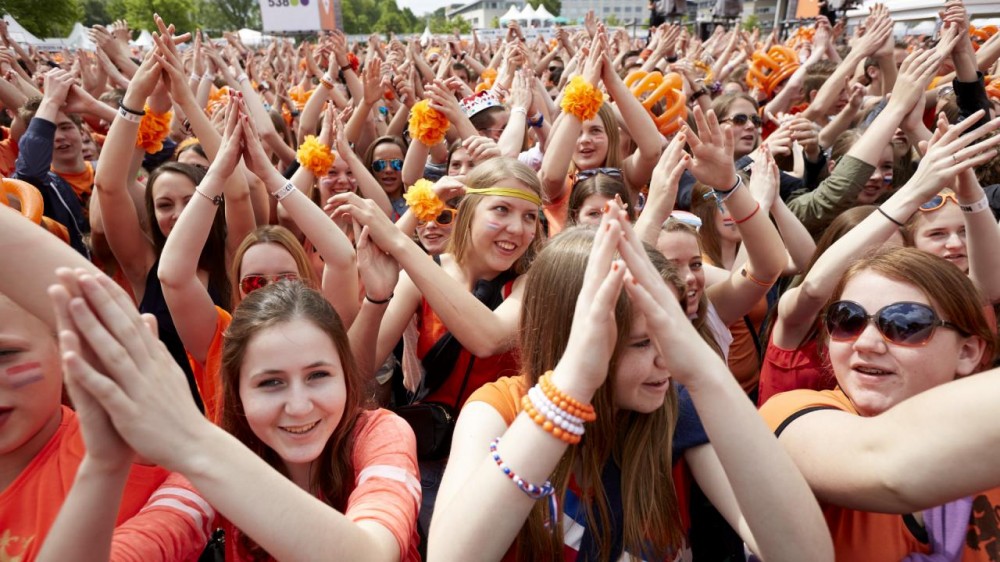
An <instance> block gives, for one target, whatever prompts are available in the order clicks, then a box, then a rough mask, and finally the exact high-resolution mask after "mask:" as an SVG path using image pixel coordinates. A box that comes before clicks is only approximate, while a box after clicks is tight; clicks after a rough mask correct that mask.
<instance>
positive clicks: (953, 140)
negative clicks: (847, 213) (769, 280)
mask: <svg viewBox="0 0 1000 562" xmlns="http://www.w3.org/2000/svg"><path fill="white" fill-rule="evenodd" d="M974 115H975V116H976V118H977V119H978V117H979V114H974ZM974 121H975V120H974V119H966V120H965V121H963V122H962V123H960V124H958V125H955V126H952V127H950V128H949V129H948V131H947V132H943V133H942V132H940V131H939V132H938V133H936V136H937V137H938V139H939V140H938V141H937V142H936V143H935V144H934V146H933V147H931V149H930V150H928V152H927V154H926V155H925V156H924V158H923V159H922V160H921V161H920V165H919V166H918V168H917V172H916V173H915V174H914V175H913V177H912V178H910V181H908V182H907V183H906V185H904V186H903V187H901V188H900V189H899V190H897V191H896V193H895V194H893V196H892V197H890V198H889V200H888V201H886V202H885V203H883V204H882V206H881V207H880V209H879V211H878V212H875V213H872V214H871V215H870V216H869V217H868V218H866V219H865V220H864V221H862V222H861V224H859V225H858V226H856V227H854V228H853V229H851V230H850V231H849V232H848V233H847V234H845V235H844V236H843V238H841V239H840V240H838V241H837V242H836V243H835V244H833V245H832V246H830V248H829V249H828V250H827V251H826V252H824V253H823V255H821V256H820V257H819V258H818V259H817V260H816V263H815V264H813V267H812V269H811V270H810V271H809V274H808V275H806V277H805V280H804V281H803V282H802V285H800V286H798V287H796V288H794V289H791V290H789V291H788V292H786V293H785V294H784V295H783V296H782V297H781V300H780V301H779V302H778V320H777V321H776V323H775V325H774V332H773V336H772V337H773V340H774V343H775V345H777V346H778V347H781V348H783V349H796V348H797V347H798V346H799V345H800V344H801V343H802V340H803V338H804V337H805V336H806V334H807V333H808V332H809V331H810V330H811V328H812V326H813V323H814V322H815V320H816V316H817V315H818V314H819V312H820V310H822V308H823V306H824V305H825V304H826V302H827V300H829V298H830V295H831V294H833V290H834V288H835V286H836V284H837V282H838V280H839V279H840V277H841V276H842V275H843V273H844V271H846V270H847V267H848V265H849V264H850V262H851V260H853V259H854V258H856V257H857V256H859V255H861V254H863V253H864V252H865V251H866V250H867V249H869V248H872V247H875V246H878V245H879V244H881V243H882V242H884V241H885V240H886V239H887V238H889V236H891V235H892V233H893V232H895V231H896V230H897V228H899V227H901V226H902V225H903V224H904V221H905V220H906V219H907V218H909V217H910V215H912V214H913V213H915V212H916V211H917V208H918V207H919V206H920V205H921V204H922V203H924V202H926V201H927V200H928V199H930V198H931V197H933V196H934V194H935V193H937V192H938V190H939V189H940V188H941V186H942V185H944V184H945V183H946V182H948V181H950V180H951V179H952V178H955V177H956V176H958V175H959V174H960V173H962V172H963V171H964V170H967V169H971V168H973V167H975V166H977V165H981V164H982V163H983V162H986V161H988V160H989V159H990V157H992V156H994V155H995V150H993V149H992V147H994V146H996V145H997V144H1000V138H998V137H993V138H990V139H987V140H985V141H983V142H981V143H978V144H974V145H971V146H970V144H971V143H973V142H976V141H978V140H979V139H981V138H983V136H984V135H985V134H986V133H987V132H990V131H993V130H996V129H997V128H1000V119H995V120H993V121H990V122H989V123H988V124H987V125H986V126H984V127H980V128H978V129H976V130H975V131H972V132H970V133H968V134H967V135H965V136H959V135H961V133H963V132H965V131H967V130H968V129H969V127H971V126H972V124H973V122H974ZM983 129H987V131H985V132H984V131H983Z"/></svg>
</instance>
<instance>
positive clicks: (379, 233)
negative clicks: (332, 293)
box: [333, 193, 522, 357]
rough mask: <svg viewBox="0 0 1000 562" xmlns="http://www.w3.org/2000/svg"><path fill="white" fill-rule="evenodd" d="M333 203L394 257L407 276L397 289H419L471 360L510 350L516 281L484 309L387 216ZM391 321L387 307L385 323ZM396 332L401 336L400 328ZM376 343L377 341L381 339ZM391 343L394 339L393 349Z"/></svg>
mask: <svg viewBox="0 0 1000 562" xmlns="http://www.w3.org/2000/svg"><path fill="white" fill-rule="evenodd" d="M333 201H334V202H336V203H337V204H339V205H340V206H339V208H338V209H337V211H336V212H337V214H346V215H350V216H351V217H352V218H354V220H355V221H356V222H358V223H359V224H362V225H364V226H367V227H368V228H369V231H370V235H371V237H372V239H373V240H374V241H375V242H376V244H377V245H378V246H379V247H380V248H382V249H383V250H385V251H387V252H389V253H390V254H391V255H392V256H393V257H394V258H396V261H398V262H399V265H400V266H402V268H403V270H404V271H406V273H407V276H404V277H403V278H402V279H400V284H404V283H405V282H406V281H407V280H411V281H412V283H413V284H415V285H416V287H418V288H419V295H422V296H423V298H424V299H426V300H427V302H428V304H430V306H431V308H433V310H434V312H435V313H436V314H437V315H438V316H439V317H440V318H441V320H442V322H444V324H445V325H446V326H447V327H448V330H449V331H451V332H452V333H453V334H454V335H455V337H456V338H458V340H459V341H460V342H461V343H462V346H463V347H465V349H467V350H469V352H470V353H472V354H473V355H475V356H477V357H489V356H491V355H496V354H497V353H500V352H502V351H506V350H508V349H510V348H511V347H512V346H513V345H514V343H515V342H514V339H515V337H516V331H517V326H518V324H519V321H520V310H521V290H522V282H521V280H520V279H519V280H518V281H516V282H515V283H514V288H513V291H512V293H511V294H510V296H508V297H507V298H505V299H504V301H503V303H502V304H501V305H500V306H499V307H497V309H496V310H490V309H489V307H487V306H486V305H485V304H483V303H482V302H480V301H479V300H478V299H477V298H476V297H475V296H473V294H472V293H471V292H470V291H469V290H468V288H466V287H464V286H463V285H462V284H461V283H459V281H457V280H456V279H455V278H453V277H452V276H451V275H449V274H448V273H447V272H446V271H445V270H444V269H443V268H442V267H440V266H438V265H437V264H436V263H434V260H433V259H431V257H430V256H428V255H427V254H426V253H425V252H424V251H423V250H422V249H421V248H420V247H419V246H418V245H417V244H416V242H414V241H413V239H411V238H409V237H407V236H406V235H404V234H403V233H402V232H400V231H399V229H397V228H396V227H395V226H394V225H393V224H392V223H391V222H390V221H389V219H388V218H387V217H385V216H380V215H378V214H373V213H371V212H370V207H367V206H365V205H364V204H363V201H361V200H360V199H359V198H358V197H357V196H356V195H354V194H352V193H346V194H341V195H337V196H335V197H333ZM414 308H415V307H414ZM411 310H412V309H411ZM392 316H393V310H392V307H390V310H389V313H388V314H387V319H388V318H389V317H392ZM406 321H409V317H406ZM403 326H405V323H404V324H403ZM399 333H400V334H402V329H400V330H399ZM379 339H380V341H381V340H382V337H381V334H380V338H379ZM395 341H398V338H397V340H394V342H393V345H394V344H395Z"/></svg>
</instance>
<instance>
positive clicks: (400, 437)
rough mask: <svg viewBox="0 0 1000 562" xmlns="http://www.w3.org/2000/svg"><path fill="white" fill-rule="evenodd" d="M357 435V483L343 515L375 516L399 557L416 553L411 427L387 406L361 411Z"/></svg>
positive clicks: (418, 491)
mask: <svg viewBox="0 0 1000 562" xmlns="http://www.w3.org/2000/svg"><path fill="white" fill-rule="evenodd" d="M358 423H359V428H358V429H357V430H356V434H355V437H354V453H353V461H354V471H355V475H356V476H355V488H354V491H353V492H351V496H350V498H349V499H348V502H347V510H346V512H345V515H346V516H347V517H348V518H350V519H351V520H352V521H363V520H367V521H374V522H376V523H379V524H381V525H382V526H384V527H385V528H386V529H388V530H389V531H390V532H391V533H392V534H393V536H394V537H395V538H396V541H397V542H398V543H399V559H400V560H404V561H405V560H412V559H413V556H414V555H415V553H416V548H417V542H418V540H419V539H417V535H416V530H417V526H416V525H417V512H418V511H419V509H420V499H421V489H420V478H419V474H420V473H419V469H418V468H417V444H416V439H415V438H414V437H413V430H411V429H410V426H409V425H407V423H406V422H405V421H403V419H402V418H400V417H399V416H397V415H395V414H393V413H391V412H389V411H387V410H375V411H372V412H366V413H365V414H363V417H362V419H361V420H359V422H358Z"/></svg>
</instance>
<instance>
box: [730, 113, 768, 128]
mask: <svg viewBox="0 0 1000 562" xmlns="http://www.w3.org/2000/svg"><path fill="white" fill-rule="evenodd" d="M747 121H750V122H751V123H753V126H754V127H760V125H761V123H763V122H764V121H763V120H762V119H761V118H760V115H757V114H756V113H749V114H748V113H737V114H735V115H730V116H729V117H726V118H725V119H723V120H722V121H721V122H722V123H726V122H729V123H732V124H733V125H736V126H737V127H742V126H744V125H746V124H747Z"/></svg>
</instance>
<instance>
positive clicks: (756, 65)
mask: <svg viewBox="0 0 1000 562" xmlns="http://www.w3.org/2000/svg"><path fill="white" fill-rule="evenodd" d="M798 68H799V57H798V55H796V54H795V51H793V50H791V49H790V48H788V47H785V46H784V45H775V46H773V47H771V48H770V49H768V51H767V53H762V52H760V51H757V52H755V53H754V54H753V60H752V62H751V63H750V68H749V69H748V70H747V86H750V87H751V88H757V89H758V90H760V91H762V92H764V93H765V94H767V96H768V97H771V96H773V95H774V90H775V88H777V87H778V85H780V84H781V83H782V82H784V81H785V80H787V79H788V77H790V76H791V75H792V74H794V73H795V71H796V70H798Z"/></svg>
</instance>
